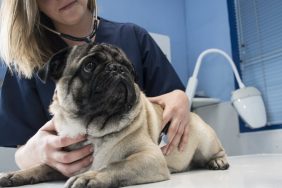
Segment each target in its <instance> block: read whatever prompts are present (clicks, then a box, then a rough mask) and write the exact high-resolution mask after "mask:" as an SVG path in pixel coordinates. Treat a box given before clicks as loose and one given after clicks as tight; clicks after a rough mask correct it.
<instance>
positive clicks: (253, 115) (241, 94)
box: [186, 49, 266, 128]
mask: <svg viewBox="0 0 282 188" xmlns="http://www.w3.org/2000/svg"><path fill="white" fill-rule="evenodd" d="M212 53H213V54H220V55H222V56H224V57H225V58H226V60H227V62H229V64H230V65H231V67H232V70H233V73H234V74H235V78H236V80H237V82H238V85H239V89H237V90H235V91H233V92H232V96H231V102H232V104H233V106H234V107H235V109H236V111H237V112H238V114H239V115H240V117H241V118H242V119H243V120H244V121H245V122H246V123H247V124H248V125H249V126H250V127H251V128H260V127H263V126H265V125H266V112H265V106H264V102H263V100H262V96H261V93H260V92H259V90H257V89H256V88H255V87H246V86H245V85H244V84H243V82H242V80H241V79H240V76H239V74H238V70H237V68H236V66H235V64H234V62H233V60H232V59H231V58H230V56H229V55H228V54H227V53H225V52H224V51H222V50H219V49H207V50H205V51H203V52H202V53H201V54H200V55H199V57H198V59H197V62H196V65H195V69H194V72H193V75H192V76H191V77H190V78H189V81H188V84H187V88H186V94H187V96H188V98H189V101H190V108H191V105H192V99H193V97H194V95H195V91H196V88H197V84H198V79H197V76H198V73H199V69H200V65H201V64H202V61H203V59H204V57H205V56H206V55H208V54H212Z"/></svg>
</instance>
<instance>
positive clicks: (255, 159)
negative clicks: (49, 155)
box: [23, 154, 282, 188]
mask: <svg viewBox="0 0 282 188" xmlns="http://www.w3.org/2000/svg"><path fill="white" fill-rule="evenodd" d="M229 163H230V165H231V166H230V169H229V170H225V171H212V170H194V171H188V172H185V173H179V174H173V175H172V176H171V180H168V181H164V182H158V183H151V184H145V185H136V186H130V187H131V188H133V187H136V188H172V187H173V188H206V187H208V188H281V187H282V154H259V155H246V156H233V157H229ZM63 185H64V182H55V183H54V182H53V183H42V184H37V185H29V186H23V188H50V187H51V188H57V187H63Z"/></svg>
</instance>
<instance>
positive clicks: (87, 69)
mask: <svg viewBox="0 0 282 188" xmlns="http://www.w3.org/2000/svg"><path fill="white" fill-rule="evenodd" d="M94 68H95V65H94V63H93V62H89V63H86V64H85V65H84V67H83V70H84V71H85V72H86V73H90V72H92V71H93V70H94Z"/></svg>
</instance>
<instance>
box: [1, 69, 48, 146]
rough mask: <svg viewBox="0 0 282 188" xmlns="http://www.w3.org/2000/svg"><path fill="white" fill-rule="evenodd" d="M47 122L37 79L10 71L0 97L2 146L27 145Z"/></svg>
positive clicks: (7, 73) (5, 78)
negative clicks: (27, 77)
mask: <svg viewBox="0 0 282 188" xmlns="http://www.w3.org/2000/svg"><path fill="white" fill-rule="evenodd" d="M45 122H46V116H45V114H44V112H43V109H42V105H41V102H40V100H39V97H38V94H37V90H36V88H35V83H34V79H30V80H29V79H23V78H22V79H21V78H19V77H18V76H17V75H16V74H11V72H10V71H7V72H6V75H5V77H4V82H3V85H2V89H1V95H0V130H1V131H0V146H6V147H16V146H17V145H23V144H25V143H26V141H27V140H28V139H29V138H30V137H32V136H33V135H34V134H35V133H36V132H37V130H38V129H39V128H40V127H41V126H42V125H43V124H44V123H45Z"/></svg>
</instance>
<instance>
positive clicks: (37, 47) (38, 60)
mask: <svg viewBox="0 0 282 188" xmlns="http://www.w3.org/2000/svg"><path fill="white" fill-rule="evenodd" d="M95 6H96V4H95V0H88V8H89V9H90V11H92V12H93V11H94V10H95ZM0 11H1V12H0V24H1V25H0V38H1V45H0V55H1V57H2V59H3V60H4V62H5V63H6V65H7V66H8V67H9V68H10V69H13V70H15V71H16V72H17V73H19V75H23V76H25V77H27V78H30V77H32V75H33V73H34V71H35V70H37V69H40V68H41V67H42V65H43V64H44V63H45V62H46V61H47V60H48V58H50V56H51V55H52V54H53V53H54V52H56V51H55V47H52V44H51V42H54V41H50V39H49V38H48V33H46V32H48V31H46V30H44V29H43V28H42V27H40V23H41V22H42V21H43V19H42V17H43V15H42V13H40V12H39V9H38V7H37V2H36V0H4V1H3V2H2V4H1V10H0ZM45 17H46V16H45ZM45 21H46V18H45ZM47 22H51V21H50V19H49V20H48V21H47ZM44 24H47V25H50V24H51V25H52V23H44Z"/></svg>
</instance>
